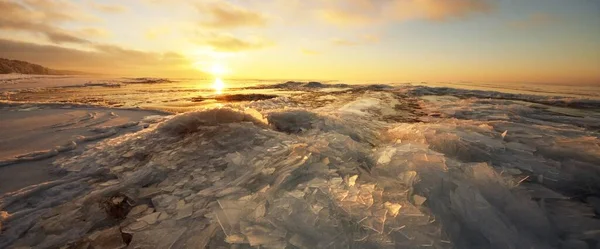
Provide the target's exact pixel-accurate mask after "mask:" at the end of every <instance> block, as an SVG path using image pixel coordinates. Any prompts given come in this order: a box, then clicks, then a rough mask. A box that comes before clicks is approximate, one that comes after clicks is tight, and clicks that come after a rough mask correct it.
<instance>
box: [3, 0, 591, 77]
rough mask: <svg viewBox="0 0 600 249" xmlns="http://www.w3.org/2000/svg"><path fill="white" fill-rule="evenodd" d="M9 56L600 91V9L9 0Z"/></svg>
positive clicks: (519, 3)
mask: <svg viewBox="0 0 600 249" xmlns="http://www.w3.org/2000/svg"><path fill="white" fill-rule="evenodd" d="M0 57H3V58H10V59H18V60H25V61H28V62H32V63H37V64H42V65H44V66H47V67H50V68H55V69H66V70H78V71H85V72H92V73H103V74H115V75H135V76H164V77H211V76H215V75H218V76H219V77H226V78H238V79H282V80H288V79H289V80H292V79H294V80H341V81H385V82H415V81H416V82H424V81H425V82H432V81H435V82H495V83H502V82H506V83H508V82H510V83H515V82H516V83H527V82H536V83H564V84H571V83H572V84H577V83H584V84H600V1H598V0H371V1H369V0H105V1H93V0H0Z"/></svg>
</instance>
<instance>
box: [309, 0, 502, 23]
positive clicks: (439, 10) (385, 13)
mask: <svg viewBox="0 0 600 249" xmlns="http://www.w3.org/2000/svg"><path fill="white" fill-rule="evenodd" d="M332 3H333V4H331V5H330V6H329V7H325V8H324V9H322V10H320V11H319V16H320V17H321V19H322V20H325V21H327V22H329V23H332V24H337V25H355V24H359V25H360V24H370V23H375V22H391V21H403V20H408V19H425V20H430V21H447V20H451V19H456V18H464V17H467V16H469V15H473V14H476V13H485V12H488V11H491V10H492V9H493V5H492V4H491V0H374V1H367V0H346V1H342V0H332Z"/></svg>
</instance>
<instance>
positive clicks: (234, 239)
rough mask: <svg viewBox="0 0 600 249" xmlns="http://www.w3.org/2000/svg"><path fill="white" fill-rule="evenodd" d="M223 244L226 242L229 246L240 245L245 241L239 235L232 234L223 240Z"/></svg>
mask: <svg viewBox="0 0 600 249" xmlns="http://www.w3.org/2000/svg"><path fill="white" fill-rule="evenodd" d="M225 242H227V243H229V244H242V243H244V242H245V239H244V237H243V236H241V235H238V234H232V235H229V236H227V237H226V238H225Z"/></svg>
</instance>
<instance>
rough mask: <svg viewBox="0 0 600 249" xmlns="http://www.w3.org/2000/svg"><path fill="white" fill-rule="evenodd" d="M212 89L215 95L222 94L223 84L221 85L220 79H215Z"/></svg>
mask: <svg viewBox="0 0 600 249" xmlns="http://www.w3.org/2000/svg"><path fill="white" fill-rule="evenodd" d="M213 89H215V92H216V94H221V93H223V89H225V83H223V80H221V78H216V79H215V82H214V83H213Z"/></svg>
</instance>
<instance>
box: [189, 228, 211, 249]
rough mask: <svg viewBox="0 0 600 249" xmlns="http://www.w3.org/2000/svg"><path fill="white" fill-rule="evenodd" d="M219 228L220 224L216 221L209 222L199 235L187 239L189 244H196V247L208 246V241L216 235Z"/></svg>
mask: <svg viewBox="0 0 600 249" xmlns="http://www.w3.org/2000/svg"><path fill="white" fill-rule="evenodd" d="M218 228H219V225H217V224H215V223H211V224H209V225H208V226H207V227H206V228H204V230H202V232H200V233H198V234H197V235H196V234H194V235H192V237H190V238H189V239H188V240H187V243H186V244H188V245H195V247H196V248H207V246H208V243H209V242H210V240H211V239H212V237H213V236H214V235H215V232H216V231H217V229H218Z"/></svg>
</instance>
